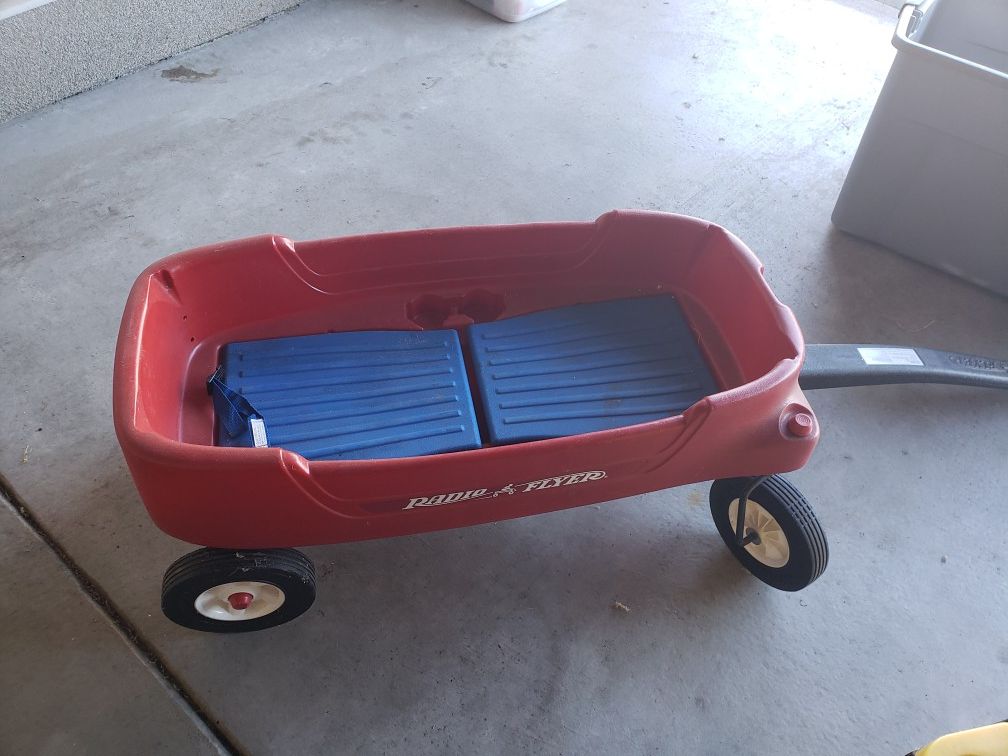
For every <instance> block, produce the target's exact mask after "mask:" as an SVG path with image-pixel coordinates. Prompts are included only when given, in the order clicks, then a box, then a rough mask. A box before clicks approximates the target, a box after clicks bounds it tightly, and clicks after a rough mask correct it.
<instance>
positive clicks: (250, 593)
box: [161, 549, 315, 633]
mask: <svg viewBox="0 0 1008 756" xmlns="http://www.w3.org/2000/svg"><path fill="white" fill-rule="evenodd" d="M313 601H315V568H314V567H313V566H312V563H311V560H310V559H308V557H306V556H305V555H304V554H302V553H301V552H300V551H295V550H294V549H267V550H254V551H228V550H225V549H200V550H199V551H193V552H190V553H189V554H186V555H185V556H184V557H182V558H181V559H179V560H177V561H176V562H174V563H173V564H172V565H171V567H169V568H168V569H167V571H166V572H165V576H164V582H163V583H162V586H161V610H162V611H163V612H164V614H165V616H166V617H168V619H170V620H171V621H172V622H176V623H178V624H179V625H182V626H183V627H189V628H192V629H194V630H205V631H207V632H211V633H243V632H248V631H250V630H263V629H265V628H267V627H274V626H276V625H281V624H283V623H284V622H289V621H290V620H292V619H294V618H295V617H297V616H298V615H300V614H303V613H304V612H305V611H307V610H308V608H309V607H310V606H311V605H312V602H313Z"/></svg>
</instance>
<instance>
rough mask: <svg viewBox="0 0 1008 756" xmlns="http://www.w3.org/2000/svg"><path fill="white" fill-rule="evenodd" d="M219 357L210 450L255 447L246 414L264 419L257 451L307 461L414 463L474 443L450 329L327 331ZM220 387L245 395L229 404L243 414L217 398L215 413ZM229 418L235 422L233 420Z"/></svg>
mask: <svg viewBox="0 0 1008 756" xmlns="http://www.w3.org/2000/svg"><path fill="white" fill-rule="evenodd" d="M222 351H223V355H222V361H221V367H220V369H219V370H218V371H217V373H215V377H216V379H217V380H216V381H214V380H212V381H211V383H212V384H216V387H215V386H214V385H212V386H211V393H214V402H215V406H217V408H218V412H217V414H218V424H217V425H218V428H217V443H218V445H221V446H255V445H256V444H255V441H254V439H253V430H255V423H254V422H248V420H249V418H248V417H245V416H246V415H250V414H251V415H252V419H258V418H256V415H258V416H259V417H261V420H262V423H261V425H260V426H259V430H260V431H265V439H263V438H262V437H261V436H260V439H259V440H260V443H259V445H260V446H261V445H268V446H271V447H283V448H284V449H289V450H291V451H294V452H297V453H298V454H301V455H302V456H304V457H306V458H308V459H375V458H389V457H413V456H419V455H423V454H439V453H442V452H451V451H461V450H464V449H476V448H479V446H480V434H479V428H478V426H477V424H476V414H475V412H474V410H473V400H472V394H471V393H470V390H469V383H468V380H467V378H466V371H465V364H464V361H463V358H462V349H461V346H460V344H459V339H458V335H457V334H456V333H455V331H452V330H442V331H357V332H350V333H328V334H320V335H316V336H296V337H292V338H282V339H266V340H262V341H245V342H238V343H234V344H228V345H227V346H225V347H224V349H223V350H222ZM221 384H223V385H224V386H226V388H224V389H222V388H221ZM227 389H230V390H231V391H232V392H237V394H238V395H240V397H244V400H245V401H242V400H241V399H240V398H237V399H236V401H237V404H238V405H240V407H246V408H247V411H245V410H242V409H240V408H239V409H238V410H235V409H233V407H234V402H232V404H231V405H230V406H229V405H228V404H227V400H224V405H223V406H224V407H225V408H226V409H225V411H223V412H222V410H221V407H222V405H221V404H220V403H219V402H220V400H221V397H222V396H223V395H224V394H225V393H227ZM232 396H233V395H232ZM236 414H238V415H241V416H242V417H241V418H239V420H238V422H231V420H232V419H233V418H234V417H235V415H236ZM229 431H230V432H229ZM231 432H234V433H235V435H231ZM263 440H265V441H266V443H265V444H263V443H262V441H263Z"/></svg>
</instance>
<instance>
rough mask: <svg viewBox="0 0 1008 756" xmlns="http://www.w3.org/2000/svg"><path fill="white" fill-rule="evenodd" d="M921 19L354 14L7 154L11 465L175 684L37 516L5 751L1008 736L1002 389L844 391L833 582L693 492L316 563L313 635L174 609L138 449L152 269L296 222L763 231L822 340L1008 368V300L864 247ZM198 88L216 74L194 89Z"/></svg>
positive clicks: (569, 10) (697, 489) (314, 5)
mask: <svg viewBox="0 0 1008 756" xmlns="http://www.w3.org/2000/svg"><path fill="white" fill-rule="evenodd" d="M894 21H895V11H894V10H893V9H892V8H890V7H887V6H886V5H884V4H881V3H877V2H874V1H873V0H836V1H835V2H830V1H828V0H818V1H817V2H808V1H807V0H767V2H763V3H751V2H748V0H717V2H714V0H710V1H709V2H707V1H704V2H700V1H694V0H691V1H690V2H685V0H682V1H680V0H668V1H667V2H657V1H656V0H645V1H644V2H642V3H640V4H639V5H634V6H633V7H632V8H631V7H629V6H627V5H626V4H622V3H609V2H605V1H604V0H571V1H570V2H569V3H567V4H565V5H564V6H561V7H559V8H558V9H556V10H554V11H550V12H549V13H547V14H545V15H543V16H541V17H539V18H537V19H534V20H532V21H529V22H526V23H524V24H520V25H505V24H502V23H498V22H496V21H495V20H493V19H492V18H490V17H487V16H485V15H483V14H482V13H480V12H479V11H477V10H475V9H473V8H471V7H469V6H468V5H466V4H464V3H461V2H458V1H457V0H412V1H409V2H399V1H392V0H389V1H388V2H367V1H365V0H360V1H353V0H347V1H346V2H340V3H335V2H332V3H329V2H321V1H316V2H308V3H306V4H305V5H303V6H302V7H300V8H298V9H296V10H294V11H292V12H290V13H286V14H283V15H281V16H279V17H276V18H274V19H272V20H270V21H268V22H266V23H264V24H263V25H261V26H259V27H257V28H255V29H252V30H249V31H246V32H243V33H241V34H237V35H233V36H231V37H228V38H225V39H222V40H219V41H217V42H215V43H212V44H209V45H207V46H204V47H202V48H199V49H197V50H194V51H191V52H189V53H187V54H184V55H180V56H178V57H176V58H174V59H172V60H170V61H165V62H164V63H162V64H160V65H157V66H153V67H151V68H149V69H147V70H144V71H141V72H139V73H137V74H134V75H132V76H130V77H128V78H125V79H121V80H118V81H115V82H113V83H111V84H109V85H107V86H104V87H102V88H100V89H98V90H95V91H92V92H88V93H86V94H83V95H80V96H77V97H74V98H72V99H70V100H67V101H64V102H62V103H59V104H57V105H55V106H51V107H49V108H47V109H45V110H43V111H41V112H38V113H35V114H33V115H30V116H27V117H22V118H19V119H16V120H14V121H12V122H10V123H8V124H6V125H4V126H3V127H0V176H2V180H0V239H2V240H3V241H2V246H0V287H2V288H0V290H2V292H3V296H2V298H0V324H2V325H0V350H2V355H0V366H2V368H0V369H2V377H3V380H2V381H0V473H2V474H3V476H4V477H5V478H6V479H7V480H8V481H9V483H10V488H11V491H12V495H14V496H16V497H18V498H19V499H20V500H21V501H22V502H23V503H24V505H25V506H26V508H27V510H28V511H30V513H31V514H32V515H33V516H34V517H35V518H37V520H38V521H39V522H40V523H41V524H42V526H43V527H44V528H46V529H47V530H48V532H49V533H50V534H51V535H52V537H53V538H54V539H55V541H56V542H57V543H58V544H59V546H60V547H61V548H62V549H64V550H65V552H66V555H67V558H68V559H69V560H71V561H72V562H73V563H74V564H75V565H76V567H77V568H79V569H80V570H81V571H82V572H83V575H84V579H85V580H88V579H89V580H91V581H93V582H94V583H95V584H96V585H97V586H98V587H99V588H100V590H101V591H103V592H104V594H106V595H107V596H108V597H109V600H110V602H111V604H112V605H113V607H114V610H115V611H116V612H118V613H120V614H121V617H122V618H123V622H124V623H126V625H128V626H129V627H132V628H133V629H135V632H136V633H137V635H138V636H139V638H140V639H141V642H142V644H146V645H147V646H149V648H150V649H151V651H152V653H153V654H155V655H156V656H157V657H158V658H159V659H160V660H161V662H162V663H163V668H164V674H162V673H161V672H159V671H158V669H157V668H156V667H155V666H152V664H150V663H149V662H148V661H147V660H146V659H145V658H144V655H143V654H142V653H139V654H138V652H136V651H135V650H134V647H133V645H132V643H131V642H130V641H128V640H126V639H125V637H126V636H124V635H123V634H122V633H120V632H119V631H118V630H116V629H115V627H114V626H113V625H112V624H111V623H110V622H108V621H106V619H105V614H102V613H99V610H98V609H97V608H96V607H95V605H94V604H93V603H91V602H90V600H89V599H88V598H87V597H86V596H85V595H84V594H83V593H81V592H80V591H79V589H78V588H77V584H76V582H75V580H74V578H73V577H71V575H70V573H69V572H67V571H66V570H65V569H63V567H61V566H60V564H59V562H58V561H57V560H56V558H55V556H52V557H51V558H50V555H51V553H52V552H47V550H46V548H45V547H44V546H41V545H40V543H39V542H38V541H36V540H34V536H33V535H30V534H29V533H27V532H26V531H25V530H24V527H23V526H22V525H21V524H20V523H19V522H18V520H17V519H16V518H15V517H14V515H13V510H9V512H11V514H10V515H9V516H8V515H7V514H6V513H5V514H4V519H3V529H2V531H0V539H2V541H0V554H3V561H2V567H3V569H2V572H0V582H2V585H0V596H2V597H3V599H2V602H3V603H2V608H0V610H2V611H3V612H4V615H5V620H4V634H3V643H2V645H0V698H2V699H3V700H4V701H5V705H4V709H5V712H4V713H5V716H4V717H2V718H0V722H2V724H0V742H2V743H4V745H5V747H7V748H13V750H14V751H16V752H28V751H36V752H43V753H69V752H81V751H84V752H94V753H113V752H120V753H135V752H149V751H152V750H155V749H156V748H157V747H160V748H161V749H162V750H166V751H174V752H194V751H198V750H200V749H201V748H203V749H212V748H222V749H225V750H227V749H232V750H239V751H247V752H250V753H311V752H364V753H382V752H409V753H415V752H448V753H473V752H477V751H479V752H489V753H513V752H529V753H586V752H594V753H598V752H628V753H640V752H648V753H652V752H653V753H697V754H724V753H728V752H732V753H739V754H786V753H866V754H867V753H872V754H874V753H878V754H902V753H905V752H906V751H907V750H909V749H910V748H912V747H914V746H917V745H919V744H921V743H923V742H925V741H926V740H928V739H929V738H932V737H934V736H936V735H938V734H940V733H942V732H945V731H948V730H953V729H960V728H963V727H968V726H974V725H979V724H985V723H989V722H992V721H995V720H997V719H1001V718H1003V717H1004V716H1005V699H1004V692H1005V685H1004V680H1005V679H1006V676H1008V638H1006V635H1005V627H1006V626H1008V589H1006V587H1005V570H1006V565H1008V558H1006V556H1005V553H1006V551H1005V546H1006V542H1005V539H1006V536H1005V530H1004V511H1003V507H1002V506H1000V504H1001V501H1002V500H1003V493H1004V490H1005V488H1006V485H1008V465H1006V464H1005V459H1004V456H1005V455H1004V450H1005V448H1008V423H1006V422H1005V418H1006V417H1008V414H1006V413H1008V398H1006V397H1004V396H1001V395H996V394H994V393H993V392H988V391H982V390H968V389H954V388H943V387H912V388H882V389H850V390H842V391H832V392H819V393H816V394H814V395H813V396H811V399H812V401H813V403H814V406H815V408H816V411H817V413H818V415H819V419H820V422H821V423H822V427H823V439H822V443H821V445H820V447H819V449H818V451H817V452H816V455H815V456H814V457H813V460H812V462H811V464H810V465H809V466H808V467H806V468H805V469H804V470H802V471H800V472H798V473H795V474H794V475H793V476H792V480H794V481H795V482H796V483H797V484H798V485H799V486H800V487H801V488H802V489H803V490H804V491H805V493H806V494H807V495H808V497H809V498H810V500H811V501H812V502H813V503H814V504H815V506H816V508H817V512H818V514H819V516H820V518H821V520H822V521H823V523H824V526H825V528H826V530H827V533H828V535H829V538H830V546H831V556H832V560H831V565H830V568H829V569H828V570H827V572H826V574H825V576H824V577H823V578H822V579H820V580H819V581H818V582H817V583H816V584H814V585H813V586H812V587H811V588H809V589H808V590H806V591H804V592H802V593H799V594H783V593H778V592H774V591H773V590H771V589H769V588H766V587H765V586H763V585H762V584H761V583H758V582H757V581H755V580H754V579H752V578H750V577H749V576H748V574H746V573H745V572H744V571H743V570H742V568H741V567H740V566H738V565H737V564H736V563H735V562H734V561H733V559H732V557H731V556H730V555H729V554H728V553H727V551H726V550H725V549H724V547H723V546H722V545H721V543H720V541H719V538H718V536H717V534H716V532H715V530H714V528H713V525H712V523H711V522H710V520H709V514H708V511H707V505H706V487H705V486H692V487H687V488H683V489H677V490H672V491H664V492H659V493H654V494H650V495H647V496H641V497H635V498H633V499H628V500H625V501H621V502H618V503H613V504H611V505H604V506H601V507H598V508H596V507H587V508H584V509H580V510H572V511H569V512H562V513H557V514H551V515H545V516H541V517H536V518H531V519H526V520H519V521H512V522H507V523H500V524H495V525H488V526H484V527H479V528H472V529H467V530H461V531H454V532H443V533H434V534H430V535H424V536H417V537H409V538H403V539H398V540H395V541H377V542H372V543H360V544H354V545H349V546H338V547H328V548H313V549H309V550H308V552H309V553H310V555H311V556H312V557H313V558H314V559H315V560H316V563H317V566H318V568H319V572H320V584H319V599H318V601H317V603H316V604H315V606H314V607H313V609H312V610H311V611H310V612H309V613H308V614H306V615H305V616H304V617H302V618H301V619H300V620H299V621H297V622H294V623H292V624H289V625H286V626H283V627H280V628H276V629H274V630H271V631H268V632H263V633H259V634H251V635H247V636H209V635H204V634H199V633H195V632H191V631H186V630H183V629H181V628H179V627H176V626H174V625H172V624H170V623H169V622H168V621H167V620H165V619H164V618H163V617H162V615H161V614H160V612H159V610H158V590H159V585H160V579H161V573H162V571H163V569H164V568H165V567H166V566H167V565H168V563H169V562H170V561H171V560H172V559H173V558H175V557H177V556H179V555H180V554H182V553H184V552H185V551H187V550H188V549H189V548H190V547H189V546H187V545H186V544H183V543H181V542H178V541H175V540H173V539H171V538H169V537H167V536H165V535H163V534H162V533H160V532H159V531H158V530H157V528H156V527H155V526H154V525H153V524H152V523H151V522H150V520H149V519H148V518H147V515H146V513H145V510H144V509H143V506H142V504H141V503H140V501H139V499H138V497H137V495H136V492H135V490H134V488H133V484H132V482H131V480H130V478H129V475H128V473H127V471H126V468H125V466H124V464H123V461H122V458H121V455H120V452H119V449H118V446H117V444H116V440H115V437H114V435H113V431H112V424H111V417H110V409H109V404H110V385H111V370H112V353H113V346H114V342H115V337H116V332H117V328H118V321H119V317H120V314H121V311H122V306H123V303H124V300H125V296H126V293H127V291H128V290H129V287H130V284H131V283H132V281H133V279H134V277H135V276H136V275H137V274H138V273H139V272H140V270H141V269H143V268H144V267H145V266H146V265H147V264H148V263H150V262H151V261H153V260H155V259H157V258H159V257H162V256H164V255H166V254H169V253H171V252H175V251H177V250H182V249H186V248H189V247H193V246H197V245H201V244H204V243H208V242H211V241H214V240H222V239H229V238H235V237H240V236H246V235H251V234H255V233H260V232H266V231H273V232H277V233H282V234H286V235H289V236H291V237H293V238H296V239H310V238H317V237H325V236H334V235H340V234H345V233H351V232H368V231H377V230H384V229H398V228H412V227H422V226H442V225H459V224H468V223H501V222H519V221H534V220H555V219H588V218H593V217H595V216H596V215H598V214H599V213H601V212H603V211H605V210H607V209H610V208H613V207H641V208H654V209H662V210H672V211H677V212H683V213H688V214H693V215H698V216H701V217H705V218H709V219H711V220H713V221H716V222H718V223H720V224H722V225H724V226H726V227H727V228H729V229H731V230H733V231H734V232H735V233H737V234H738V235H739V236H740V237H741V238H742V239H744V240H746V242H747V243H748V244H749V245H750V246H751V247H752V248H753V249H754V250H755V251H756V252H757V254H758V255H759V256H760V257H761V259H762V260H763V262H764V263H765V265H766V274H767V278H768V279H769V281H770V283H771V285H772V286H773V287H774V289H775V290H776V291H777V293H778V294H779V296H780V297H781V298H782V299H783V300H784V301H785V302H787V303H788V304H790V305H791V307H792V308H793V309H794V310H795V312H796V314H797V316H798V318H799V320H800V321H801V322H802V324H803V327H804V329H805V332H806V336H807V337H808V339H809V340H811V341H837V342H842V341H849V340H853V341H862V340H873V341H879V342H883V343H884V342H891V343H903V342H912V343H916V344H919V345H923V346H935V347H941V346H945V347H954V348H957V349H959V350H962V351H969V352H975V353H980V354H983V353H990V354H995V355H999V356H1002V357H1004V356H1008V339H1006V335H1005V334H1006V333H1008V330H1006V328H1005V326H1006V323H1008V301H1005V300H1003V299H998V298H996V297H994V296H992V295H989V294H986V293H984V292H982V291H980V290H978V289H975V288H972V287H970V286H968V285H966V284H963V283H960V282H958V281H956V280H954V279H951V278H948V277H946V276H944V275H943V274H940V273H937V272H934V271H931V270H929V269H926V268H922V267H920V266H917V265H916V264H914V263H911V262H909V261H906V260H904V259H902V258H899V257H897V256H895V255H892V254H890V253H887V252H884V251H881V250H879V249H876V248H874V247H872V246H871V245H869V244H866V243H862V242H859V241H857V240H854V239H851V238H849V237H846V236H844V235H843V234H840V233H838V232H836V231H835V230H833V229H832V228H831V226H830V224H829V214H830V211H831V209H832V204H833V201H834V199H835V197H836V195H837V192H838V191H839V188H840V184H841V182H842V180H843V177H844V174H845V172H846V169H847V166H848V164H849V162H850V159H851V157H852V154H853V150H854V149H855V148H856V146H857V142H858V140H859V138H860V134H861V131H862V129H863V127H864V124H865V122H866V120H867V117H868V115H869V113H870V110H871V107H872V104H873V103H874V101H875V97H876V95H877V93H878V90H879V88H880V86H881V82H882V80H883V78H884V76H885V74H886V71H887V69H888V65H889V62H890V61H891V58H892V48H891V47H890V46H889V38H890V36H891V33H892V28H893V24H894ZM177 66H185V67H186V68H188V69H191V70H193V71H195V72H203V73H208V74H210V73H211V72H214V71H216V73H213V75H208V76H206V77H198V76H190V77H182V78H178V77H175V78H170V77H165V76H162V73H163V72H164V71H166V70H169V69H175V68H176V67H177ZM491 93H492V96H490V94H491ZM615 601H620V602H622V603H624V604H625V605H627V606H628V607H630V609H631V611H630V612H629V613H624V612H620V611H615V610H613V609H612V604H613V602H615ZM68 670H69V671H68ZM71 672H72V673H71ZM166 675H167V678H168V682H167V683H166V681H165V676H166ZM171 680H175V681H177V682H178V684H179V685H180V686H181V688H182V690H183V692H184V694H185V696H187V697H188V700H185V699H183V698H182V697H180V695H179V694H177V693H175V692H174V691H173V690H172V689H171V687H170V684H169V683H170V681H171ZM12 701H14V702H15V706H14V707H13V709H12V707H11V702H12ZM194 712H198V713H201V714H202V715H203V717H204V718H205V720H206V722H207V723H209V728H208V725H207V724H205V723H204V722H203V721H201V720H200V719H199V716H198V715H197V713H194ZM12 714H13V716H11V715H12ZM98 725H100V726H98ZM138 730H143V731H144V732H143V733H140V734H138ZM212 730H215V731H216V734H214V733H213V732H211V731H212ZM151 731H154V732H156V734H157V737H158V738H159V739H158V740H156V741H155V740H154V739H152V738H151V736H150V732H151ZM12 744H13V745H12ZM0 750H2V749H0Z"/></svg>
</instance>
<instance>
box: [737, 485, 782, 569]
mask: <svg viewBox="0 0 1008 756" xmlns="http://www.w3.org/2000/svg"><path fill="white" fill-rule="evenodd" d="M738 507H739V500H738V499H735V500H733V501H732V503H731V504H729V505H728V522H729V523H730V524H731V529H732V532H734V533H736V535H737V529H736V523H737V521H738ZM742 529H743V533H744V534H745V535H746V536H748V537H749V543H747V544H746V545H745V547H744V548H745V550H746V551H747V552H749V554H750V556H752V557H753V558H754V559H755V560H756V561H758V562H760V563H761V564H765V565H766V566H767V567H783V566H784V565H785V564H787V563H788V560H789V559H790V558H791V548H790V547H789V546H788V540H787V536H786V535H784V531H783V530H782V529H781V526H780V523H778V522H777V520H776V519H775V518H774V516H773V515H772V514H770V513H769V512H767V511H766V510H765V509H764V508H763V507H761V506H760V505H759V503H757V502H755V501H753V500H752V499H748V500H747V501H746V506H745V522H743V523H742Z"/></svg>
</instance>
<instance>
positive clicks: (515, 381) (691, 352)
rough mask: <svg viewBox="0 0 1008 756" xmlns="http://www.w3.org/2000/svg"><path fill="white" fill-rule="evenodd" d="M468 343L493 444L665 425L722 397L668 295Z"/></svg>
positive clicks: (529, 324) (520, 325)
mask: <svg viewBox="0 0 1008 756" xmlns="http://www.w3.org/2000/svg"><path fill="white" fill-rule="evenodd" d="M469 343H470V348H471V350H472V357H473V361H472V364H473V369H474V372H475V379H476V382H477V387H478V390H479V393H480V397H481V398H482V402H483V410H484V415H485V421H486V431H487V434H488V435H489V439H488V440H489V441H490V442H491V443H493V444H508V443H515V442H518V441H531V440H536V439H544V438H556V437H559V436H572V435H575V434H579V433H590V432H592V431H599V430H606V429H609V428H618V427H620V426H624V425H632V424H635V423H642V422H646V421H649V420H657V419H659V418H663V417H669V416H672V415H677V414H680V413H681V412H682V411H683V410H685V409H686V408H687V407H689V406H690V405H692V404H693V403H695V402H696V401H697V400H699V399H701V398H702V397H704V396H707V395H709V394H712V393H714V392H716V391H717V390H718V388H717V384H716V383H715V381H714V377H713V376H712V375H711V372H710V370H709V368H708V367H707V364H706V362H705V361H704V358H703V356H702V355H701V353H700V348H699V346H698V344H697V341H696V338H695V337H694V335H693V333H692V331H691V330H690V327H689V325H688V323H687V322H686V318H685V316H684V315H683V313H682V310H681V309H680V308H679V304H678V302H676V300H675V298H674V297H672V296H669V295H658V296H648V297H640V298H635V299H618V300H612V301H608V302H594V303H589V304H579V305H574V306H571V307H562V308H558V309H553V310H544V311H542V312H536V313H532V314H529V315H522V316H519V317H515V318H509V319H507V320H499V321H495V322H491V323H480V324H478V325H472V326H469Z"/></svg>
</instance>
